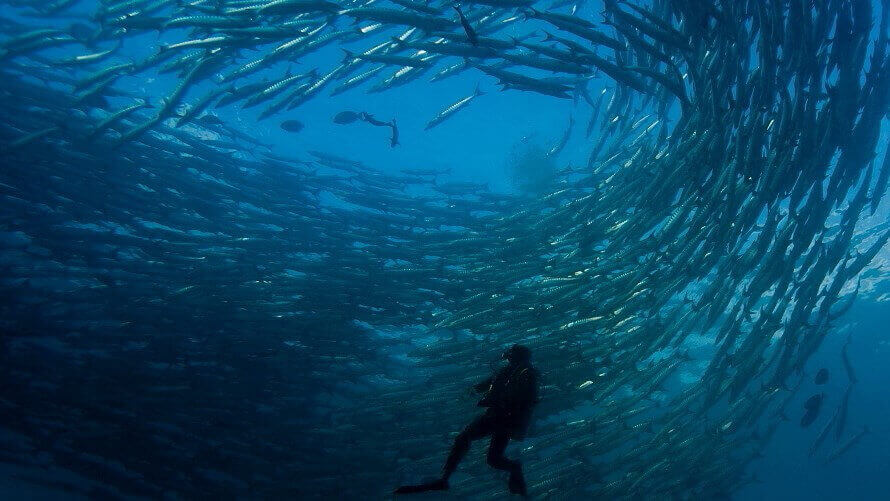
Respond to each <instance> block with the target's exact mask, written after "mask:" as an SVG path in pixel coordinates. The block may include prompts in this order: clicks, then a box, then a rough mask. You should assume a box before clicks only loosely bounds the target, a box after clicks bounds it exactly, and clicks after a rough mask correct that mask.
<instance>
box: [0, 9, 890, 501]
mask: <svg viewBox="0 0 890 501" xmlns="http://www.w3.org/2000/svg"><path fill="white" fill-rule="evenodd" d="M90 4H91V8H90V11H89V12H88V13H82V12H80V11H79V10H78V9H81V10H82V9H83V4H82V2H78V1H77V0H49V1H44V0H40V1H38V0H3V1H0V8H2V9H4V10H6V11H7V12H15V13H16V16H8V17H7V16H4V17H3V18H0V24H2V27H3V29H2V38H0V74H2V79H0V115H2V117H3V120H2V123H0V154H2V156H3V167H2V169H0V194H2V202H0V203H2V207H3V211H2V213H0V267H2V275H0V295H2V298H3V299H2V302H0V312H2V315H0V329H2V333H3V336H2V338H0V342H2V344H0V375H2V376H0V381H2V386H3V391H2V393H0V416H2V423H3V429H4V435H3V437H4V438H3V439H2V440H3V443H4V447H2V448H0V461H2V462H4V463H10V464H15V465H26V466H33V467H38V468H43V469H45V470H48V471H55V469H64V470H66V471H70V472H74V473H76V474H77V475H78V476H79V477H80V478H81V479H86V480H85V481H73V480H66V478H67V477H65V476H61V475H59V476H53V475H49V474H47V475H41V476H30V477H29V476H24V477H23V478H22V480H23V481H29V482H34V483H37V484H41V485H53V486H54V487H55V488H58V489H62V490H65V491H67V492H72V493H80V494H83V495H86V496H89V497H92V498H101V497H103V496H104V497H106V498H114V497H115V496H119V495H127V496H144V497H148V498H153V499H154V498H161V497H165V496H174V497H180V498H186V499H194V498H208V497H214V498H219V499H231V498H248V499H277V498H282V497H285V496H290V497H298V498H300V499H369V498H370V499H376V498H381V497H384V496H385V495H386V493H387V492H389V491H390V490H391V488H392V487H393V486H395V485H398V484H399V483H401V482H403V481H405V480H415V479H417V478H419V476H420V475H422V474H429V473H432V472H435V471H437V469H438V467H439V466H440V465H441V463H442V460H443V458H444V455H445V453H446V450H447V447H448V445H449V443H450V441H451V440H452V437H453V435H454V433H455V432H457V431H458V430H460V428H461V427H462V426H463V425H464V424H465V423H466V422H468V420H469V419H471V418H472V416H473V414H474V413H475V412H476V409H475V408H474V407H473V400H472V397H471V396H469V395H468V394H467V389H468V387H470V386H471V385H472V384H473V383H474V382H477V381H479V380H481V379H483V378H484V377H485V376H486V375H487V374H488V373H489V372H490V362H491V361H492V360H495V359H496V358H497V355H498V354H499V353H500V351H501V350H502V349H503V347H504V346H506V345H508V344H510V343H514V342H521V343H523V344H526V345H528V346H529V347H530V348H531V349H532V352H533V360H534V363H535V364H536V366H537V367H539V369H540V370H541V374H542V382H543V388H542V392H541V397H542V401H541V403H540V404H539V406H538V407H537V409H536V411H535V421H536V423H535V425H534V427H533V428H532V430H531V433H530V436H529V438H527V439H526V440H525V441H524V442H521V443H520V446H519V447H517V448H516V449H515V450H516V452H513V454H518V457H519V458H520V459H521V461H523V464H524V469H525V472H526V479H527V481H528V484H529V492H530V494H531V495H532V496H533V497H536V498H556V499H568V498H574V497H579V498H587V499H640V498H643V499H655V498H657V499H671V498H680V499H723V498H728V497H729V496H730V495H732V493H734V492H736V491H738V489H740V488H742V487H743V486H745V485H746V484H747V483H749V482H751V481H752V480H753V479H752V477H751V475H750V473H749V471H748V469H747V467H748V465H749V464H751V463H752V462H753V461H755V460H756V459H757V458H758V457H760V456H761V454H762V451H763V449H764V448H765V446H766V445H767V444H768V443H769V441H770V439H771V437H772V436H773V435H774V434H775V433H776V432H777V430H781V429H782V427H783V426H797V421H798V419H801V420H802V421H801V425H805V426H809V424H810V423H811V422H817V423H818V425H817V428H816V430H818V429H821V430H822V431H821V432H817V431H816V430H814V431H813V433H814V444H813V446H812V448H811V450H810V454H811V455H815V454H817V453H818V452H819V450H820V449H821V446H822V444H823V443H834V445H829V446H827V448H829V451H828V452H827V453H825V454H824V455H823V456H822V457H824V458H825V461H826V462H830V461H833V460H835V459H836V458H837V457H839V456H840V455H842V454H844V453H846V452H847V451H848V450H850V449H851V448H853V447H854V446H855V444H856V443H857V442H859V441H860V440H861V439H862V437H863V435H865V434H866V433H867V432H868V428H867V425H865V424H856V425H855V427H854V425H853V424H852V423H851V425H847V426H845V424H844V423H845V422H846V406H847V403H848V401H849V397H850V390H849V389H848V391H847V393H846V394H845V395H844V396H843V400H842V401H841V402H842V403H841V405H840V406H839V407H838V409H837V410H836V411H834V413H833V414H832V416H831V417H830V418H829V416H827V414H829V413H827V412H822V413H821V414H822V415H821V417H820V413H819V409H820V407H824V406H825V404H824V403H823V398H822V394H821V393H819V392H818V391H817V387H816V384H821V383H813V376H814V375H815V374H816V371H817V370H818V367H813V366H812V364H809V365H808V360H809V359H810V358H811V356H812V355H813V354H814V353H816V352H817V350H819V348H820V346H821V344H822V342H823V340H824V339H825V338H826V336H830V335H831V334H832V332H833V328H834V327H835V326H836V325H837V324H838V322H840V321H841V318H842V316H843V315H844V313H845V312H846V311H848V310H849V309H850V307H851V305H852V304H853V303H854V300H855V299H856V297H857V294H858V293H859V279H860V276H861V273H862V272H863V270H866V269H867V267H868V266H869V263H870V262H871V261H872V260H873V259H874V257H875V256H876V255H877V254H878V252H879V251H880V250H881V249H882V248H884V246H885V244H886V243H887V240H888V238H890V227H888V225H887V224H882V225H876V226H870V227H864V226H863V225H862V224H861V222H862V220H863V219H864V218H865V217H867V216H870V215H872V214H874V213H875V212H876V211H877V210H878V207H879V205H880V201H881V198H882V196H883V195H884V192H885V191H886V187H887V183H888V177H890V155H888V154H887V153H886V152H885V150H886V146H885V145H882V144H881V142H880V141H879V139H880V137H881V121H882V120H883V119H885V118H888V113H890V54H888V51H887V49H888V13H890V1H888V0H883V1H882V2H880V5H878V6H877V7H879V8H875V7H876V5H874V4H873V3H872V2H871V1H870V0H826V1H824V2H815V3H813V2H807V1H805V0H652V1H648V2H645V1H639V2H637V1H619V0H605V1H604V2H602V6H603V8H602V9H601V12H600V9H596V12H595V14H593V15H592V17H590V16H588V17H587V18H585V17H581V16H580V15H578V12H581V11H582V10H581V8H582V5H581V4H579V3H577V2H573V1H565V0H554V1H552V2H549V3H548V2H542V1H535V0H470V1H461V2H460V3H459V5H458V4H452V3H451V2H446V1H441V0H429V1H427V2H421V1H419V0H370V1H362V0H355V1H350V0H344V1H331V0H271V1H263V0H215V1H214V0H117V1H113V0H102V1H98V2H90ZM22 19H27V20H28V22H25V21H23V20H22ZM508 29H509V30H510V32H511V35H510V36H507V35H504V32H505V31H506V30H508ZM157 34H163V35H164V36H163V38H159V37H158V36H156V35H157ZM148 35H150V37H149V38H144V37H145V36H148ZM138 37H143V38H141V39H140V40H163V42H156V43H157V44H158V45H157V47H153V48H152V50H151V51H150V55H147V56H145V57H144V58H143V59H132V58H130V57H123V56H120V55H119V53H120V50H121V47H122V46H123V45H125V44H126V43H127V42H128V41H129V40H131V39H134V38H138ZM171 39H175V40H179V41H176V42H170V41H169V40H171ZM326 46H336V47H340V48H342V49H343V50H342V51H340V52H341V53H342V54H340V55H341V56H342V59H340V58H337V59H334V60H331V61H330V66H329V67H319V68H302V70H301V71H299V72H294V71H292V70H291V69H290V67H289V66H288V64H289V63H290V62H294V61H298V60H299V59H300V58H301V57H302V56H305V55H308V54H313V53H316V52H317V51H319V50H321V49H322V48H323V47H326ZM59 47H65V48H66V49H67V50H69V51H70V50H71V49H72V48H77V49H78V50H79V51H80V52H81V55H79V56H76V57H64V58H62V57H57V56H54V55H53V54H55V53H54V52H53V51H54V50H55V49H58V48H59ZM467 72H474V73H475V74H477V75H478V78H479V79H480V81H482V82H485V83H488V85H489V87H491V85H490V83H489V82H490V81H491V79H492V78H493V79H495V80H496V81H497V83H498V85H500V86H501V88H502V90H505V91H506V90H519V91H526V92H533V93H538V94H543V95H546V96H552V97H553V98H554V99H574V100H575V101H577V103H576V105H575V108H574V110H575V111H574V115H573V117H575V116H577V117H580V116H582V114H584V115H583V116H585V117H586V116H589V119H586V118H585V120H586V121H587V124H586V126H587V129H586V135H587V137H588V138H589V155H588V161H587V162H586V164H583V165H565V166H563V168H562V169H561V170H560V172H559V174H558V176H557V178H556V179H554V180H553V181H552V186H551V187H550V189H549V190H547V193H545V194H544V195H540V196H536V197H522V196H519V195H504V194H497V193H492V192H490V191H488V190H486V189H485V187H484V186H480V185H476V184H472V183H464V182H449V181H444V180H443V179H441V178H443V176H444V175H445V174H446V173H445V172H441V171H437V170H433V169H426V168H422V167H418V168H417V169H406V170H405V171H403V172H402V173H401V174H398V175H396V174H386V173H383V172H381V171H380V170H378V167H380V166H375V165H368V162H366V161H363V160H362V158H361V152H358V151H352V152H346V153H344V152H338V154H336V155H334V154H331V153H328V152H322V151H310V152H307V153H306V154H305V155H304V156H302V157H301V158H296V157H295V158H291V157H286V156H283V155H281V154H279V153H276V152H275V151H273V149H272V148H270V147H269V145H266V144H263V143H262V141H259V140H257V139H256V138H255V137H253V136H252V135H251V134H249V133H248V132H245V131H243V130H240V129H239V128H238V127H237V126H234V125H232V124H228V123H226V121H225V120H222V119H220V118H219V117H218V116H217V115H216V114H215V113H214V110H217V109H222V108H223V107H227V106H240V107H243V108H250V107H254V106H255V107H258V108H257V109H258V110H261V111H260V115H259V118H260V119H269V118H272V117H276V120H278V119H280V121H281V122H282V126H281V127H282V129H284V130H286V131H290V132H293V133H298V132H299V131H300V130H301V129H302V128H303V127H304V124H303V123H301V122H299V121H294V120H293V115H291V114H288V111H289V110H293V109H295V108H297V107H299V106H300V105H302V104H304V103H306V102H307V101H309V100H310V99H324V98H325V96H326V95H328V94H336V93H341V92H359V91H361V89H362V88H363V87H364V88H366V90H367V92H383V91H390V90H391V89H395V88H397V87H399V86H402V85H404V84H406V83H408V82H418V81H421V79H427V80H431V81H435V80H441V79H445V78H449V77H451V76H454V75H457V74H459V73H467ZM159 75H167V76H168V77H169V76H173V77H175V78H174V80H175V83H174V84H173V85H171V86H170V88H169V89H168V90H167V93H166V94H165V95H163V96H162V97H161V98H153V97H147V96H139V95H133V94H132V92H130V91H127V90H125V87H123V86H122V85H121V82H122V81H125V80H126V79H127V78H144V79H150V78H157V77H158V76H159ZM208 83H211V84H212V85H206V84H208ZM483 87H484V86H483ZM208 88H209V90H208ZM492 92H493V90H491V91H487V92H485V93H483V92H481V91H480V90H479V88H478V87H477V88H476V90H475V91H474V90H473V89H472V88H468V89H467V94H466V97H465V98H463V99H461V100H459V101H457V102H453V103H450V104H449V103H448V102H446V101H443V102H442V105H443V109H442V111H441V112H440V113H439V114H438V115H437V116H435V117H430V121H429V123H428V125H427V129H430V128H433V127H436V126H439V125H440V124H441V123H442V122H444V121H446V120H453V119H454V118H453V117H455V116H457V113H458V112H459V111H460V110H462V109H463V108H465V107H467V106H471V105H472V103H473V102H475V101H476V100H477V99H485V98H486V96H487V95H490V94H491V93H492ZM432 98H433V97H431V99H432ZM121 100H124V101H126V103H127V104H123V105H119V104H115V105H112V104H110V103H119V102H121ZM339 111H341V110H332V112H339ZM332 115H333V113H332ZM338 117H340V118H338V120H342V123H350V122H353V121H357V120H359V118H358V117H361V118H360V119H361V121H365V122H368V123H371V124H372V125H377V124H375V122H380V124H381V125H383V126H387V127H390V128H391V130H392V138H391V143H392V146H395V145H396V144H398V127H397V123H396V120H394V119H393V120H392V121H391V122H383V121H379V120H376V119H374V118H373V117H371V116H370V115H368V114H367V113H364V112H362V113H359V112H345V114H343V113H341V114H340V115H338ZM387 118H388V117H387ZM372 120H373V121H372ZM574 123H575V118H572V119H571V120H570V122H569V128H568V130H567V131H566V134H565V136H564V138H563V140H561V141H560V142H559V143H558V144H557V145H556V146H554V148H553V149H552V150H551V152H550V153H549V154H552V155H553V156H554V157H556V156H557V155H558V154H559V153H560V151H561V150H562V148H563V147H564V146H565V144H566V141H567V140H568V137H569V135H570V134H571V133H572V130H573V125H574ZM838 356H843V361H844V364H845V367H846V368H847V371H848V377H849V383H850V386H849V388H852V387H853V385H854V384H855V382H856V377H855V374H854V372H853V366H852V364H851V362H850V360H849V359H848V358H847V355H846V345H845V346H844V351H843V353H842V354H838ZM824 378H827V374H823V375H820V376H818V377H817V381H821V380H824ZM812 393H815V394H814V395H812V396H810V395H811V394H812ZM838 397H839V396H838ZM826 419H827V421H826ZM831 430H834V433H833V435H834V437H833V438H827V437H828V435H829V434H832V433H831ZM817 433H818V434H817ZM483 461H484V459H482V457H481V455H477V456H471V458H470V460H468V461H467V464H466V465H464V466H462V468H461V471H463V472H467V471H471V472H473V473H472V474H471V475H466V476H463V477H460V478H458V477H455V479H454V480H452V486H451V489H452V491H453V492H454V493H456V494H455V495H457V496H458V497H466V498H474V497H476V498H480V499H484V498H489V497H494V496H498V495H502V494H503V493H504V492H505V483H504V482H503V479H501V478H499V477H498V476H497V475H496V474H492V473H488V472H485V473H481V472H482V471H483V469H482V468H481V467H480V465H481V464H482V462H483Z"/></svg>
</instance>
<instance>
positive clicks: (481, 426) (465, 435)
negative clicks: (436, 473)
mask: <svg viewBox="0 0 890 501" xmlns="http://www.w3.org/2000/svg"><path fill="white" fill-rule="evenodd" d="M492 431H493V429H492V420H491V417H490V416H489V415H488V414H483V415H481V416H479V417H477V418H476V419H474V420H473V421H472V422H471V423H470V424H468V425H467V427H466V428H464V429H463V431H461V432H460V433H458V434H457V437H455V438H454V445H452V446H451V452H450V453H449V454H448V459H446V460H445V466H443V467H442V479H443V480H445V481H446V482H447V481H448V478H449V477H450V476H451V474H452V473H454V470H456V469H457V465H458V463H460V461H461V459H463V458H464V456H465V455H466V454H467V451H468V450H470V442H472V441H473V440H479V439H480V438H484V437H486V436H487V435H490V434H491V433H492Z"/></svg>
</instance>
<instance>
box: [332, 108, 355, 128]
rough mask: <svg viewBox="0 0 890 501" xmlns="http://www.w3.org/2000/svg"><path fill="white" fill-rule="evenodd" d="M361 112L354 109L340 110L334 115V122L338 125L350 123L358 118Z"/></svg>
mask: <svg viewBox="0 0 890 501" xmlns="http://www.w3.org/2000/svg"><path fill="white" fill-rule="evenodd" d="M360 116H361V113H356V112H354V111H341V112H340V113H337V114H336V115H334V123H335V124H340V125H346V124H351V123H352V122H355V121H356V120H358V119H359V117H360Z"/></svg>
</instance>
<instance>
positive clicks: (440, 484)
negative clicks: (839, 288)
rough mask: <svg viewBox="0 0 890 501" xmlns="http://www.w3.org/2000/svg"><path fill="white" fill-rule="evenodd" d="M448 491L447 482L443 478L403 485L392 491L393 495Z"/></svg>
mask: <svg viewBox="0 0 890 501" xmlns="http://www.w3.org/2000/svg"><path fill="white" fill-rule="evenodd" d="M445 490H448V481H447V480H445V479H444V478H439V479H436V480H433V481H432V482H425V483H422V484H417V485H403V486H401V487H399V488H398V489H396V490H394V491H393V494H418V493H421V492H427V491H445Z"/></svg>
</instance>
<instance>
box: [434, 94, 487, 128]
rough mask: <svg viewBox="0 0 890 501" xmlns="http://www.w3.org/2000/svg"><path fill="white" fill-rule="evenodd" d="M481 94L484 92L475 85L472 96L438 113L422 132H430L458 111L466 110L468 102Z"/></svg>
mask: <svg viewBox="0 0 890 501" xmlns="http://www.w3.org/2000/svg"><path fill="white" fill-rule="evenodd" d="M482 94H484V92H482V91H481V90H479V85H478V84H477V85H476V90H475V91H473V93H472V94H470V95H469V96H467V97H465V98H463V99H461V100H460V101H457V102H456V103H454V104H452V105H450V106H448V107H447V108H445V109H444V110H442V111H440V112H439V114H438V115H436V116H435V117H434V118H433V119H432V120H430V121H429V123H428V124H426V127H424V129H423V130H430V129H432V128H433V127H435V126H437V125H439V124H440V123H442V122H444V121H445V120H447V119H448V118H449V117H451V116H452V115H454V114H455V113H457V112H458V111H460V110H462V109H464V108H466V107H467V106H468V105H469V104H470V102H471V101H473V99H475V98H477V97H479V96H481V95H482Z"/></svg>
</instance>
